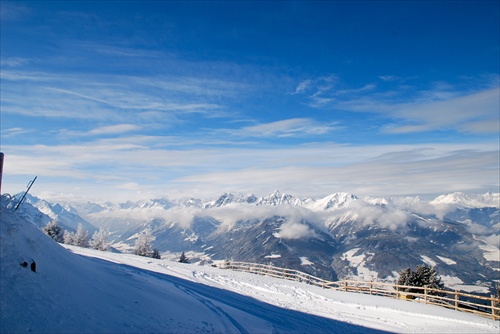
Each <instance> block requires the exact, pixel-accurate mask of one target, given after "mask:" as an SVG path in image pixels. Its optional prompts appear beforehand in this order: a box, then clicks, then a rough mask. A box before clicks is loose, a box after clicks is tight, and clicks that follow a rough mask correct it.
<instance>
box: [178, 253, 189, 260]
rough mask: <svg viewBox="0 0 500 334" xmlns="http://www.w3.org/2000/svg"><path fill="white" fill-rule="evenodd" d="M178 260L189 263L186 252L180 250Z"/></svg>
mask: <svg viewBox="0 0 500 334" xmlns="http://www.w3.org/2000/svg"><path fill="white" fill-rule="evenodd" d="M179 262H180V263H189V259H188V258H187V256H186V254H184V252H182V254H181V257H180V259H179Z"/></svg>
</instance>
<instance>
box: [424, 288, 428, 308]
mask: <svg viewBox="0 0 500 334" xmlns="http://www.w3.org/2000/svg"><path fill="white" fill-rule="evenodd" d="M424 303H425V304H427V287H426V286H424Z"/></svg>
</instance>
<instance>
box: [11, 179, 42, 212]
mask: <svg viewBox="0 0 500 334" xmlns="http://www.w3.org/2000/svg"><path fill="white" fill-rule="evenodd" d="M36 178H37V177H36V176H35V178H34V179H33V180H31V181H30V182H28V185H27V187H28V189H27V190H26V192H25V193H24V195H23V197H21V200H20V201H19V203H17V205H16V208H15V209H14V210H17V209H18V208H19V205H21V203H22V202H23V201H24V198H25V197H26V195H27V194H28V191H30V189H31V186H32V185H33V183H35V181H36Z"/></svg>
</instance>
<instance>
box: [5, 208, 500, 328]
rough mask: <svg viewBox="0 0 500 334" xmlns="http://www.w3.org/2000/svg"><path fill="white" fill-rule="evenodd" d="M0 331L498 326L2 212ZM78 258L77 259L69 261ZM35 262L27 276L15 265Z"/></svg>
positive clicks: (425, 306) (446, 312) (424, 306)
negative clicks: (183, 260) (72, 238)
mask: <svg viewBox="0 0 500 334" xmlns="http://www.w3.org/2000/svg"><path fill="white" fill-rule="evenodd" d="M0 210H1V211H0V217H1V223H0V250H1V253H0V256H1V258H0V260H1V264H2V270H1V272H0V293H1V297H2V298H1V300H0V307H1V308H0V310H1V312H0V332H1V333H13V332H50V333H71V332H73V333H75V332H78V333H84V332H87V333H109V332H113V333H132V332H133V333H138V332H154V333H210V332H217V333H236V332H239V333H304V332H309V333H319V332H322V333H327V332H330V333H340V332H342V333H346V332H348V333H364V332H370V333H376V332H450V333H455V332H458V331H459V332H482V333H484V332H492V333H498V331H499V330H500V326H499V324H498V322H494V321H492V320H489V319H486V318H481V317H478V316H474V315H471V314H464V313H459V312H455V311H452V310H447V309H443V308H438V307H433V306H428V305H421V304H416V303H409V302H404V301H398V300H393V299H389V298H384V297H375V296H365V295H357V294H353V293H343V292H336V291H331V290H322V289H321V288H319V287H313V286H308V285H305V284H303V283H299V282H291V281H285V280H280V279H274V278H270V277H262V276H258V275H252V274H246V273H241V272H232V271H229V270H221V269H218V268H212V267H201V266H196V265H190V264H180V263H177V262H169V261H165V260H156V259H150V258H145V257H138V256H134V255H131V254H115V253H111V252H99V251H94V250H90V249H83V248H77V247H71V246H67V247H66V248H68V249H69V250H68V249H66V248H65V247H62V246H61V245H59V244H57V243H56V242H54V241H53V240H52V239H50V238H49V237H47V236H45V235H44V234H43V233H42V232H41V231H40V230H39V229H38V228H37V227H36V226H34V225H33V224H31V223H29V222H27V221H25V220H23V219H22V218H20V217H18V216H16V213H15V212H14V211H12V210H9V209H4V208H2V209H0ZM75 253H79V254H75ZM33 260H34V261H35V262H36V264H37V271H36V273H35V272H32V271H31V270H30V269H29V266H28V267H27V268H25V267H22V266H20V263H22V262H24V261H27V262H28V263H30V262H31V261H33Z"/></svg>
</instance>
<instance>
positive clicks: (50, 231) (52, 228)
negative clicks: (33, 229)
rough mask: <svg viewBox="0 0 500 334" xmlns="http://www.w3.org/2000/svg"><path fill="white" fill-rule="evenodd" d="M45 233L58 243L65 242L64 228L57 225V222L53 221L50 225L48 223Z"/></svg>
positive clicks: (44, 229)
mask: <svg viewBox="0 0 500 334" xmlns="http://www.w3.org/2000/svg"><path fill="white" fill-rule="evenodd" d="M43 232H44V233H45V234H47V235H48V236H49V237H51V238H52V239H54V240H55V241H57V242H63V241H64V238H63V230H62V228H61V227H60V226H59V225H58V224H57V220H53V221H51V222H50V223H48V224H47V225H46V226H45V227H44V228H43Z"/></svg>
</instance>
